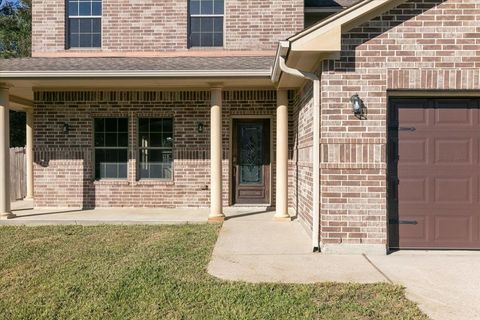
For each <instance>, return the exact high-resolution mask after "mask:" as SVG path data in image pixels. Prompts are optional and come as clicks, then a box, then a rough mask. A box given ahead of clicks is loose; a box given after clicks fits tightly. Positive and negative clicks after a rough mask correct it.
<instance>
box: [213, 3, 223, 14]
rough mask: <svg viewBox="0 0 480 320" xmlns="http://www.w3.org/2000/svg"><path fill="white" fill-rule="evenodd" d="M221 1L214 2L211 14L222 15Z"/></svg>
mask: <svg viewBox="0 0 480 320" xmlns="http://www.w3.org/2000/svg"><path fill="white" fill-rule="evenodd" d="M223 7H224V5H223V0H215V3H214V8H213V13H215V14H223V10H224V9H223Z"/></svg>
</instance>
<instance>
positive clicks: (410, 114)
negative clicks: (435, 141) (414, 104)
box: [398, 104, 429, 127]
mask: <svg viewBox="0 0 480 320" xmlns="http://www.w3.org/2000/svg"><path fill="white" fill-rule="evenodd" d="M422 106H423V104H421V105H420V108H411V105H409V104H405V105H404V108H399V110H398V122H399V123H402V125H416V126H418V127H427V126H428V122H429V121H428V119H429V114H428V113H429V111H428V109H425V108H422Z"/></svg>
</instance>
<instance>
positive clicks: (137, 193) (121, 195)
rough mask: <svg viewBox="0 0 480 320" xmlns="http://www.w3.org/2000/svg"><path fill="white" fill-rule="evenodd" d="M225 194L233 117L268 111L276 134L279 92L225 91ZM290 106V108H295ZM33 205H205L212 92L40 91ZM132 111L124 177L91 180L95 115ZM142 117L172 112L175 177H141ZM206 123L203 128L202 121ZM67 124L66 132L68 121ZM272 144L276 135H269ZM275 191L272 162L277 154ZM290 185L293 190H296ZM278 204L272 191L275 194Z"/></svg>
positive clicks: (225, 192)
mask: <svg viewBox="0 0 480 320" xmlns="http://www.w3.org/2000/svg"><path fill="white" fill-rule="evenodd" d="M223 99H224V100H223V149H224V161H223V200H224V205H230V204H231V196H230V190H231V189H230V186H229V182H230V169H229V168H230V167H229V154H230V149H229V148H230V134H231V121H232V119H233V118H236V117H242V116H258V117H269V118H270V119H271V125H272V131H273V133H275V109H276V92H275V91H269V90H263V91H225V92H224V93H223ZM292 110H293V109H292ZM34 112H35V124H34V126H35V137H34V145H35V192H36V194H35V205H36V206H38V207H64V206H69V207H84V208H92V207H208V205H209V201H210V191H209V185H210V161H209V157H210V155H209V153H210V143H209V141H210V132H209V122H210V92H209V91H193V92H162V91H153V92H150V91H149V92H120V91H113V92H104V91H82V92H63V91H57V92H56V91H38V92H35V107H34ZM95 117H128V118H129V146H130V147H129V149H130V151H129V165H128V167H129V171H128V178H127V179H126V180H100V181H95V180H94V173H93V171H94V170H93V159H92V158H93V119H94V118H95ZM139 117H173V119H174V141H175V142H174V143H175V148H174V173H173V179H172V180H171V181H160V180H157V181H155V180H138V179H137V175H136V157H137V121H136V119H138V118H139ZM198 122H202V123H204V124H205V130H204V132H203V133H198V132H197V124H198ZM64 123H67V124H68V125H69V127H70V130H69V132H68V133H64V132H63V125H64ZM272 143H273V144H274V145H273V150H275V134H273V135H272ZM271 167H272V179H273V181H272V190H275V181H274V180H275V162H274V161H272V166H271ZM292 192H293V190H292V191H291V193H292ZM271 201H272V203H275V193H274V192H273V193H272V199H271Z"/></svg>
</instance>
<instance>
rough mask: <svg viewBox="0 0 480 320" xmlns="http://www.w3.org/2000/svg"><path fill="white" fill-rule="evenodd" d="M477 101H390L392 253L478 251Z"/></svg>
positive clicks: (479, 126)
mask: <svg viewBox="0 0 480 320" xmlns="http://www.w3.org/2000/svg"><path fill="white" fill-rule="evenodd" d="M479 107H480V104H479V100H478V99H393V100H391V101H390V106H389V114H390V117H389V144H388V155H389V218H390V219H389V220H390V233H389V236H390V246H391V247H392V248H445V249H480V187H479V183H480V181H479V180H480V179H479V178H480V147H479V143H480V111H479V110H480V109H479Z"/></svg>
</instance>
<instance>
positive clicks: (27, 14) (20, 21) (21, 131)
mask: <svg viewBox="0 0 480 320" xmlns="http://www.w3.org/2000/svg"><path fill="white" fill-rule="evenodd" d="M31 34H32V0H19V1H13V0H0V58H3V59H5V58H20V57H30V55H31V38H32V36H31ZM25 125H26V117H25V113H23V112H14V111H10V145H11V146H12V147H23V146H25Z"/></svg>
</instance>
